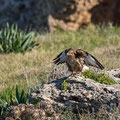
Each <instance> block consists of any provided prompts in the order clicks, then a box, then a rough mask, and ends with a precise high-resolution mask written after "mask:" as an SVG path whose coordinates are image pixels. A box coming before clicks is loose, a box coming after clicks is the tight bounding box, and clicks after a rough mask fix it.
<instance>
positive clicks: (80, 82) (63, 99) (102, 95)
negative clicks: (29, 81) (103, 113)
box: [32, 71, 120, 111]
mask: <svg viewBox="0 0 120 120" xmlns="http://www.w3.org/2000/svg"><path fill="white" fill-rule="evenodd" d="M119 72H120V71H119ZM109 74H110V72H109ZM115 74H116V73H115ZM115 74H113V71H112V74H111V75H113V76H114V75H115ZM118 79H119V80H120V78H118ZM118 79H117V81H118ZM64 80H66V81H67V83H68V89H67V90H61V84H62V83H63V81H64ZM36 98H39V99H40V100H42V101H49V102H50V103H51V104H52V105H57V106H58V107H61V108H67V107H69V106H75V105H78V106H79V108H80V109H90V110H91V109H94V110H95V111H98V110H99V109H100V108H101V107H103V106H104V107H105V108H106V109H110V108H112V107H113V106H120V84H114V85H105V84H100V83H97V82H95V81H94V80H91V79H86V78H84V77H77V78H75V77H70V78H61V79H58V80H55V81H51V82H49V83H47V84H44V86H43V87H42V88H40V89H39V90H38V91H36V92H35V93H32V99H33V100H34V99H36Z"/></svg>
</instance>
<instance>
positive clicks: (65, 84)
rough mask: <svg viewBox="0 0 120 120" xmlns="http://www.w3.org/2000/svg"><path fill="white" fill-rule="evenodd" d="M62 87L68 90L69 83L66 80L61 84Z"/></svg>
mask: <svg viewBox="0 0 120 120" xmlns="http://www.w3.org/2000/svg"><path fill="white" fill-rule="evenodd" d="M61 89H62V90H67V89H68V83H67V82H66V81H65V80H64V82H63V83H62V84H61Z"/></svg>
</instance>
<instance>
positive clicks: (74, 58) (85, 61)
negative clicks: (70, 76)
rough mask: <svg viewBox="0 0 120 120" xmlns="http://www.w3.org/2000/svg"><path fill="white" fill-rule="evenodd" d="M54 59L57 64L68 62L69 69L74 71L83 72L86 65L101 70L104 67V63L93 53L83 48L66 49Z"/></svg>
mask: <svg viewBox="0 0 120 120" xmlns="http://www.w3.org/2000/svg"><path fill="white" fill-rule="evenodd" d="M53 61H54V63H55V64H57V65H59V64H63V63H66V65H67V67H68V71H70V72H72V73H73V72H75V73H80V72H82V70H83V67H84V65H85V66H93V67H96V68H99V69H101V70H103V69H104V67H103V65H102V64H101V63H100V62H99V61H98V60H97V59H96V58H95V57H94V56H93V55H91V54H90V53H88V52H86V51H84V50H82V49H77V50H74V49H73V48H69V49H66V50H65V51H63V52H61V53H60V54H59V55H58V56H57V57H56V58H55V59H53Z"/></svg>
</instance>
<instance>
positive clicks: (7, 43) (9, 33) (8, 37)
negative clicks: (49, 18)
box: [0, 24, 35, 53]
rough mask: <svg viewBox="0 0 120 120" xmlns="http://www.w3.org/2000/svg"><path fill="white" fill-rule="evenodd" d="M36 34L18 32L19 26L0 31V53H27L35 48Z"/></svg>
mask: <svg viewBox="0 0 120 120" xmlns="http://www.w3.org/2000/svg"><path fill="white" fill-rule="evenodd" d="M33 36H34V32H30V33H26V32H22V31H20V30H18V27H17V25H14V24H13V25H12V26H11V27H10V26H9V24H7V27H6V28H4V29H3V30H1V31H0V51H1V52H3V53H10V52H15V53H18V52H25V51H26V50H31V49H32V48H33V47H34V46H35V42H34V41H33Z"/></svg>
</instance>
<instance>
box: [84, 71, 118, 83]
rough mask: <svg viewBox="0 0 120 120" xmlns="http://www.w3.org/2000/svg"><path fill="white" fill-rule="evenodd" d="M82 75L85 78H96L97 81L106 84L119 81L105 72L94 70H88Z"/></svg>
mask: <svg viewBox="0 0 120 120" xmlns="http://www.w3.org/2000/svg"><path fill="white" fill-rule="evenodd" d="M82 75H83V76H84V77H85V78H90V79H93V80H95V81H96V82H99V83H102V84H106V85H112V84H116V83H117V82H116V81H115V80H113V79H112V78H110V77H109V76H108V75H107V74H105V73H97V72H94V71H86V72H83V73H82Z"/></svg>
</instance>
